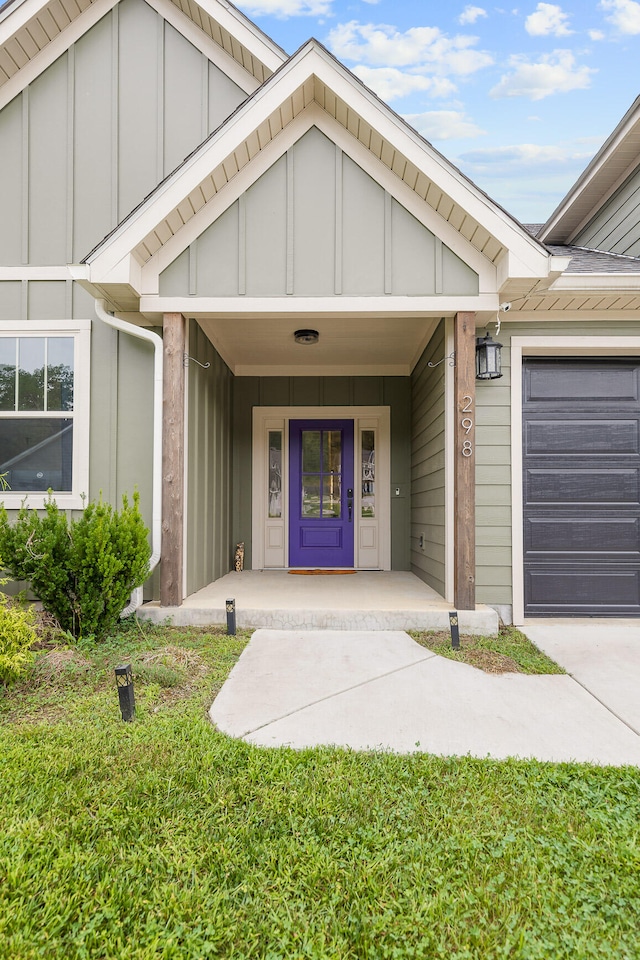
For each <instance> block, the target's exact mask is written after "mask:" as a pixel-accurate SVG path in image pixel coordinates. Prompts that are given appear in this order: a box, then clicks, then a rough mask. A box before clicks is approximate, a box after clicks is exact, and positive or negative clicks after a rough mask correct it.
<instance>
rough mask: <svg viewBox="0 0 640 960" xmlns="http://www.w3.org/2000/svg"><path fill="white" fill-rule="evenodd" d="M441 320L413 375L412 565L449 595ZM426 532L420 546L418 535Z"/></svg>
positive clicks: (439, 591)
mask: <svg viewBox="0 0 640 960" xmlns="http://www.w3.org/2000/svg"><path fill="white" fill-rule="evenodd" d="M443 357H444V322H443V321H441V322H440V324H439V325H438V328H437V330H436V332H435V333H434V335H433V337H432V338H431V341H430V342H429V344H428V346H427V348H426V350H425V351H424V353H423V355H422V357H421V358H420V360H419V361H418V363H417V364H416V367H415V369H414V371H413V374H412V376H411V421H412V428H411V570H412V571H413V573H415V574H416V576H418V577H420V579H421V580H424V581H425V583H428V584H429V586H430V587H433V589H434V590H437V592H438V593H439V594H440V595H441V596H444V594H445V521H446V506H445V367H444V364H442V363H441V364H439V366H437V367H429V366H428V364H429V363H430V362H433V361H439V360H442V358H443ZM421 536H423V537H424V541H423V546H422V547H420V537H421Z"/></svg>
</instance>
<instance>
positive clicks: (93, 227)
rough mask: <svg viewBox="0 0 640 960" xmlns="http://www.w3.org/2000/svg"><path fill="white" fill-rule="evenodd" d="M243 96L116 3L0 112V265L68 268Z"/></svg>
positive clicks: (180, 40)
mask: <svg viewBox="0 0 640 960" xmlns="http://www.w3.org/2000/svg"><path fill="white" fill-rule="evenodd" d="M244 99H246V94H245V92H244V91H243V90H241V89H240V88H239V87H238V86H237V85H236V84H234V83H233V82H232V81H230V80H229V79H228V78H227V77H226V75H225V74H224V73H222V72H221V71H220V69H219V68H218V67H216V66H214V65H213V64H212V63H211V62H210V61H209V60H208V59H207V58H206V57H205V56H204V55H203V54H202V53H200V51H198V50H196V48H195V47H194V46H193V45H192V44H190V43H189V41H188V40H186V39H185V38H184V37H183V36H182V35H181V34H179V33H178V32H177V31H176V30H175V29H174V28H173V27H172V26H170V25H169V24H168V23H167V22H166V21H165V20H164V19H163V18H162V17H161V16H159V14H157V13H156V12H155V11H154V10H153V9H152V8H151V7H150V6H149V5H148V4H146V3H145V2H144V0H121V2H120V3H119V4H117V5H116V6H115V7H113V9H112V10H110V11H109V12H108V13H107V14H105V16H104V17H103V18H102V19H101V20H100V21H99V22H98V23H96V24H95V26H93V27H92V28H91V29H90V30H88V31H87V33H85V34H84V35H83V36H82V37H80V38H79V39H78V40H77V41H76V42H75V43H74V44H72V46H71V47H70V48H69V50H68V51H66V52H65V53H64V54H62V55H61V56H60V57H59V58H58V59H57V60H56V61H55V62H54V63H52V64H51V66H50V67H48V69H47V70H45V71H44V73H42V74H41V76H39V77H38V78H37V79H35V80H34V81H33V82H32V83H31V84H29V86H28V87H27V88H26V89H25V90H24V91H22V92H21V93H20V94H19V95H18V96H16V97H15V98H14V99H13V100H12V101H11V102H10V103H9V104H7V106H6V107H4V109H3V110H2V111H0V210H2V230H1V231H0V263H1V264H3V265H5V266H18V265H21V264H31V265H36V266H43V265H62V264H66V263H76V262H78V261H79V260H81V259H82V258H83V257H85V256H86V255H87V254H88V253H89V252H90V250H91V249H92V248H93V247H94V246H95V245H96V244H97V243H98V242H99V241H100V240H102V238H103V237H104V236H105V235H106V234H107V233H108V232H109V231H110V230H111V229H113V227H115V226H116V224H117V223H118V222H119V221H120V220H121V219H122V218H123V217H125V216H126V215H127V214H128V213H129V212H130V211H131V210H132V209H133V208H134V207H135V206H137V204H139V203H140V202H141V201H142V200H143V199H144V197H145V196H146V195H147V194H148V193H149V192H150V191H151V190H152V189H153V188H154V187H155V186H156V184H157V183H158V182H159V181H160V180H162V179H163V177H165V176H166V175H167V174H168V173H170V172H171V171H172V170H173V169H174V168H175V167H176V166H177V165H178V164H179V163H180V162H181V161H182V160H183V159H184V158H185V157H186V156H187V155H188V154H189V153H190V152H191V151H192V150H193V149H194V148H195V147H196V146H197V145H198V144H199V143H201V142H202V140H204V138H205V137H206V136H207V135H208V134H209V133H210V132H211V131H212V130H214V129H216V127H217V126H218V125H219V124H220V123H221V122H222V121H223V120H224V119H226V117H227V116H229V114H230V113H232V112H233V110H234V109H235V108H236V107H237V106H238V104H239V103H241V102H242V101H243V100H244Z"/></svg>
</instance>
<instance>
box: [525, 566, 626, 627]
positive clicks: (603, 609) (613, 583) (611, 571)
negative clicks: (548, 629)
mask: <svg viewBox="0 0 640 960" xmlns="http://www.w3.org/2000/svg"><path fill="white" fill-rule="evenodd" d="M525 591H526V593H527V597H528V603H527V606H528V615H529V616H566V615H573V616H581V615H582V616H633V615H636V614H637V611H638V608H639V607H640V570H638V569H631V568H629V567H624V566H618V567H616V566H614V565H610V566H609V567H608V568H607V569H606V571H603V570H602V568H601V566H597V567H575V566H574V567H573V569H567V568H566V567H564V566H558V567H556V568H555V569H554V568H553V567H550V566H547V567H544V568H540V569H538V568H536V567H532V568H530V569H529V570H528V571H527V573H526V577H525Z"/></svg>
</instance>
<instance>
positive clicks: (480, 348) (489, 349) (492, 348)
mask: <svg viewBox="0 0 640 960" xmlns="http://www.w3.org/2000/svg"><path fill="white" fill-rule="evenodd" d="M501 350H502V344H501V343H498V342H497V341H496V340H492V339H491V334H490V333H487V334H486V336H484V337H476V380H497V379H498V378H499V377H501V376H502V365H501V355H500V354H501Z"/></svg>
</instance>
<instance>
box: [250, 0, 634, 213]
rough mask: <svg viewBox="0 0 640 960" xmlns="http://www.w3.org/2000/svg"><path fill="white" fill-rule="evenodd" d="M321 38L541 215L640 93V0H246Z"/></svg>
mask: <svg viewBox="0 0 640 960" xmlns="http://www.w3.org/2000/svg"><path fill="white" fill-rule="evenodd" d="M236 6H238V7H239V8H240V9H241V10H243V11H244V12H245V13H246V14H247V15H248V16H250V17H251V19H252V20H254V21H255V22H256V23H257V24H258V25H259V26H260V27H261V28H262V29H263V30H264V31H265V32H266V33H267V34H268V35H269V36H270V37H271V38H272V39H273V40H275V41H276V42H277V43H279V44H280V46H282V47H284V49H285V50H286V51H287V52H288V53H293V52H294V51H295V50H296V49H297V48H298V47H299V46H300V45H301V44H302V43H304V41H305V40H307V39H308V38H309V37H312V36H313V37H316V38H317V39H318V40H320V41H321V42H322V43H324V44H325V46H327V47H328V48H329V49H330V50H331V51H332V52H333V53H334V54H335V55H336V56H337V57H338V59H340V60H341V61H342V62H343V63H345V64H346V65H347V66H348V67H349V68H350V69H351V70H353V71H354V72H355V73H356V74H357V75H358V76H359V77H360V78H361V79H362V80H363V81H364V82H365V83H366V84H367V85H368V86H369V87H371V88H372V89H373V90H374V91H375V92H376V93H377V94H378V95H379V96H380V97H382V99H383V100H386V101H387V103H389V105H390V106H391V107H393V109H394V110H395V111H396V112H397V113H400V114H401V115H402V116H404V117H406V118H407V119H408V120H409V121H410V122H411V123H412V124H413V126H415V127H416V128H417V129H418V130H419V131H420V133H422V134H423V136H425V137H426V138H427V139H428V140H430V141H431V142H432V143H433V144H434V146H435V147H437V149H438V150H440V151H441V152H442V153H443V154H444V155H445V156H446V157H447V158H448V159H450V160H451V161H452V162H453V163H455V164H456V166H458V167H459V168H460V169H461V170H463V171H464V173H465V174H466V175H467V176H469V177H470V178H471V179H472V180H474V181H475V183H477V184H478V186H479V187H481V188H482V189H483V190H485V191H486V192H487V193H488V194H489V195H490V196H491V197H492V198H493V199H494V200H496V201H497V202H498V203H500V204H502V206H504V207H505V208H506V209H507V210H508V211H509V212H510V213H511V214H513V215H514V216H516V217H518V219H520V220H521V221H522V222H524V223H542V222H544V221H545V220H546V219H547V218H548V217H549V216H550V214H551V213H552V211H553V210H554V208H555V207H556V205H557V204H558V202H559V201H560V200H561V199H562V197H563V196H564V194H565V193H566V192H567V190H568V189H569V187H570V186H571V185H572V184H573V183H574V182H575V180H576V179H577V177H578V176H579V174H580V173H581V172H582V170H583V169H584V167H585V166H586V164H587V163H588V161H589V160H590V159H591V157H592V156H593V155H594V153H595V152H596V151H597V149H598V148H599V147H600V146H601V144H602V143H603V142H604V140H606V138H607V137H608V136H609V134H610V133H611V132H612V130H613V128H614V127H615V126H616V124H617V123H618V121H619V120H620V119H621V118H622V116H623V115H624V113H625V112H626V111H627V109H628V108H629V107H630V106H631V104H632V102H633V100H634V99H635V97H636V96H637V95H638V94H640V2H636V0H565V2H560V3H537V2H535V0H527V2H526V3H524V4H522V5H519V6H511V5H498V6H496V5H493V4H486V3H482V2H480V0H479V2H478V3H469V4H465V3H463V2H460V3H459V2H457V0H236Z"/></svg>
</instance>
